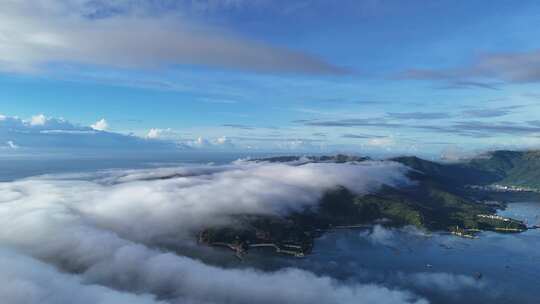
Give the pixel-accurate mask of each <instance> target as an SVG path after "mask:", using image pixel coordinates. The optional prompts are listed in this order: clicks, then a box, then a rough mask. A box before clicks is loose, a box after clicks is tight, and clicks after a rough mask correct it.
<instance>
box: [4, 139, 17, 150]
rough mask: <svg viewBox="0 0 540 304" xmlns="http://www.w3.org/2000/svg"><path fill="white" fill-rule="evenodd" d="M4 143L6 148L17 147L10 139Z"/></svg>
mask: <svg viewBox="0 0 540 304" xmlns="http://www.w3.org/2000/svg"><path fill="white" fill-rule="evenodd" d="M6 144H7V146H8V148H10V149H13V150H17V149H19V146H17V145H16V144H15V143H14V142H13V141H12V140H8V141H7V142H6Z"/></svg>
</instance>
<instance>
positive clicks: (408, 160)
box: [198, 151, 540, 258]
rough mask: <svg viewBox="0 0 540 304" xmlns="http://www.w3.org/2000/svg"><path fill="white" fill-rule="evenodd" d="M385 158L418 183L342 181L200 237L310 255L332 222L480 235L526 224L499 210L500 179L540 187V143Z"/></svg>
mask: <svg viewBox="0 0 540 304" xmlns="http://www.w3.org/2000/svg"><path fill="white" fill-rule="evenodd" d="M368 160H370V159H369V158H367V157H358V156H347V155H335V156H303V157H298V156H283V157H272V158H265V159H254V160H252V161H254V162H289V163H290V162H294V163H295V165H300V166H301V165H303V164H305V163H309V162H334V163H353V164H354V163H358V162H363V161H368ZM387 161H394V162H398V163H401V164H403V165H405V166H408V167H409V168H410V169H411V170H410V171H409V173H408V177H409V178H410V179H411V180H413V181H415V183H414V185H411V186H407V187H400V188H393V187H389V186H383V187H382V188H381V189H379V190H378V191H377V192H376V193H372V194H367V195H355V194H353V193H352V192H351V191H349V190H348V189H346V188H345V187H338V188H336V189H333V190H331V191H328V192H326V193H325V195H324V196H323V198H322V199H321V201H320V203H319V204H318V206H316V207H306V208H305V209H303V210H300V211H296V212H293V213H290V214H288V215H286V216H268V215H257V214H242V215H235V216H234V218H233V222H232V223H231V224H229V225H227V226H220V227H207V228H206V229H204V230H202V231H201V232H200V234H199V236H198V239H199V243H201V244H205V245H210V246H221V247H225V248H228V249H230V250H233V252H234V253H235V254H236V256H237V257H239V258H242V257H243V256H244V255H246V254H247V253H248V252H249V251H251V250H260V249H263V250H270V251H272V252H275V253H278V254H286V255H290V256H294V257H304V256H305V255H307V254H309V253H310V252H311V250H312V248H313V244H314V240H315V239H316V238H317V237H319V236H321V235H322V234H323V233H325V232H327V231H329V230H336V229H353V228H364V227H369V226H370V225H373V224H374V223H379V224H381V225H385V226H391V227H403V226H408V225H412V226H415V227H418V228H419V229H423V230H426V231H446V232H449V233H452V234H454V235H456V236H459V237H466V238H475V237H476V235H477V233H478V232H480V231H495V232H501V233H519V232H522V231H525V230H527V227H526V225H525V224H524V223H523V222H522V221H519V220H515V219H511V218H505V217H501V216H498V215H497V214H496V211H497V209H499V208H504V206H505V203H504V202H501V201H498V200H496V199H494V197H495V196H496V194H497V191H495V190H494V189H500V188H498V187H496V186H494V185H499V186H500V185H504V186H505V187H506V188H505V189H528V190H529V189H538V188H537V187H538V186H539V184H538V181H539V180H540V179H538V178H539V176H538V174H540V173H539V172H540V153H539V152H537V151H527V152H515V151H495V152H491V153H489V154H486V155H482V156H480V157H477V158H474V159H472V160H468V161H466V162H458V163H439V162H433V161H428V160H424V159H421V158H418V157H413V156H408V157H397V158H392V159H389V160H387ZM523 168H526V170H525V169H523ZM531 168H532V169H534V168H536V169H538V170H532V169H531ZM525 172H529V173H528V174H525ZM531 175H533V176H531Z"/></svg>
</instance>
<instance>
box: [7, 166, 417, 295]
mask: <svg viewBox="0 0 540 304" xmlns="http://www.w3.org/2000/svg"><path fill="white" fill-rule="evenodd" d="M405 172H406V169H405V168H404V167H402V166H401V165H399V164H395V163H391V162H366V163H362V164H358V165H353V164H341V165H340V164H306V165H303V166H289V165H283V164H264V163H263V164H242V165H240V164H236V165H228V166H198V167H182V168H173V169H165V170H136V171H110V172H101V173H99V174H84V175H70V176H67V175H64V176H44V177H40V178H31V179H25V180H20V181H14V182H9V183H3V184H0V246H1V247H2V248H4V249H5V250H9V252H6V251H5V250H4V249H1V250H0V265H3V266H5V268H4V267H3V266H2V269H3V271H2V272H1V273H0V282H4V283H5V284H0V285H2V286H1V287H0V296H1V297H2V299H15V301H16V300H18V299H22V300H26V301H27V302H28V303H34V302H36V301H34V300H35V299H36V298H35V297H39V296H41V295H50V296H51V298H50V299H51V301H52V302H51V303H64V302H65V301H64V299H65V298H66V297H67V295H71V298H70V299H73V295H74V294H77V298H78V299H80V301H81V302H82V303H119V302H129V303H158V301H157V300H156V299H157V298H159V299H160V300H161V301H162V302H164V303H254V302H255V303H276V302H284V303H291V302H294V303H313V302H317V303H357V302H358V300H359V299H362V301H363V302H362V303H427V302H426V301H425V300H423V299H421V298H418V297H417V296H415V295H413V294H411V293H410V292H406V291H402V290H393V289H388V288H387V287H382V286H378V285H369V284H368V285H365V284H352V283H351V284H348V283H343V282H338V281H335V280H333V279H331V278H329V277H324V276H318V275H315V274H313V273H311V272H308V271H304V270H298V269H283V270H279V271H275V272H262V271H259V270H255V269H250V268H244V269H224V268H220V267H216V266H210V265H207V264H205V263H203V262H202V261H200V260H196V259H193V258H190V257H187V256H184V255H182V254H181V253H180V252H170V251H165V250H164V249H163V248H164V247H163V246H158V244H156V242H158V241H160V240H168V242H187V241H186V240H185V239H184V237H185V236H186V235H189V233H188V231H190V230H191V229H193V228H199V227H202V226H206V225H215V224H219V222H220V221H223V220H226V218H227V216H228V215H230V214H238V213H254V214H276V213H280V212H285V211H286V210H288V209H290V208H293V209H294V208H298V207H299V206H302V205H306V204H308V205H309V204H316V202H317V201H318V199H319V198H320V197H321V195H322V193H323V192H324V191H325V190H327V189H331V188H333V187H335V186H337V185H344V186H346V187H350V188H351V190H352V191H355V192H357V193H360V194H361V193H366V192H368V191H373V190H374V189H376V188H377V187H378V186H380V185H381V184H382V183H388V184H391V185H396V184H399V183H402V182H404V181H406V178H405V177H404V174H405ZM164 174H165V175H164ZM171 174H172V175H171ZM167 175H168V176H170V177H171V178H170V179H163V178H156V176H161V177H164V176H167ZM10 252H17V254H12V253H10ZM29 266H30V267H31V268H29ZM53 267H54V268H53ZM56 268H58V269H60V270H61V271H62V273H60V272H58V271H56V270H55V269H56ZM4 269H5V271H4ZM29 269H31V271H30V270H29ZM66 273H70V274H66ZM290 286H294V287H295V288H294V289H293V288H290ZM8 287H9V288H8ZM70 291H71V292H70ZM160 303H161V302H160Z"/></svg>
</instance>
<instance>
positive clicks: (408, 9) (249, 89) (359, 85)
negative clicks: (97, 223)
mask: <svg viewBox="0 0 540 304" xmlns="http://www.w3.org/2000/svg"><path fill="white" fill-rule="evenodd" d="M539 17H540V3H538V2H537V1H407V2H404V1H383V0H379V1H377V0H368V1H353V0H343V1H338V2H336V1H323V0H313V1H307V0H288V1H277V0H276V1H271V0H251V1H247V0H222V1H219V0H200V1H197V0H195V1H167V0H153V1H135V0H114V1H95V0H93V1H90V0H60V1H53V0H39V1H29V0H19V1H11V2H9V3H8V4H6V5H5V7H4V8H3V10H2V12H0V20H1V21H0V58H1V59H0V105H1V107H0V113H1V114H3V115H5V116H6V117H15V116H16V117H19V118H20V119H21V120H23V121H31V118H32V117H33V116H36V115H38V114H43V115H44V116H45V117H47V118H49V119H53V118H64V119H65V120H67V121H69V122H71V123H72V124H75V125H79V126H81V127H84V126H90V125H92V124H94V123H95V122H96V121H98V120H101V119H105V121H106V124H105V127H104V128H101V129H103V130H101V131H107V132H112V133H121V134H124V135H127V134H133V135H136V136H138V137H141V138H146V139H155V140H163V141H171V142H175V143H181V145H184V144H187V145H191V146H193V145H194V144H193V143H195V145H197V144H199V145H201V144H202V143H204V144H202V145H203V146H208V147H209V146H219V145H223V144H224V143H226V144H227V145H226V147H224V148H226V149H240V150H245V149H258V150H268V151H270V150H302V151H309V150H314V151H321V150H323V151H355V152H358V153H362V152H366V153H367V152H370V153H373V152H377V151H381V152H393V153H434V154H440V153H445V154H453V153H458V152H462V151H465V152H467V151H479V150H485V149H493V148H531V147H538V145H540V118H539V115H538V114H539V113H540V88H538V83H539V82H540V42H539V41H538V39H537V37H539V34H540V18H539ZM0 125H1V124H0ZM4 125H5V126H7V124H4ZM5 126H4V127H5ZM0 127H1V126H0ZM152 129H153V132H150V130H152ZM149 132H150V133H149ZM149 135H150V136H149ZM10 136H11V137H10ZM14 136H15V135H14V133H9V134H7V135H5V136H4V137H2V138H0V140H3V141H6V142H8V141H11V142H14V143H16V141H17V139H16V138H15V137H14ZM0 145H1V143H0Z"/></svg>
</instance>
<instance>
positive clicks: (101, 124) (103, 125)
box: [91, 118, 109, 131]
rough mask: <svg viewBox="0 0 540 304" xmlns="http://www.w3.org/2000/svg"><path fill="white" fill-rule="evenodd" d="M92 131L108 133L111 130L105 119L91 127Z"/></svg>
mask: <svg viewBox="0 0 540 304" xmlns="http://www.w3.org/2000/svg"><path fill="white" fill-rule="evenodd" d="M91 127H92V129H94V130H97V131H107V129H109V124H108V123H107V121H106V120H105V118H102V119H100V120H98V121H96V122H95V123H94V124H93V125H91Z"/></svg>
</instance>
